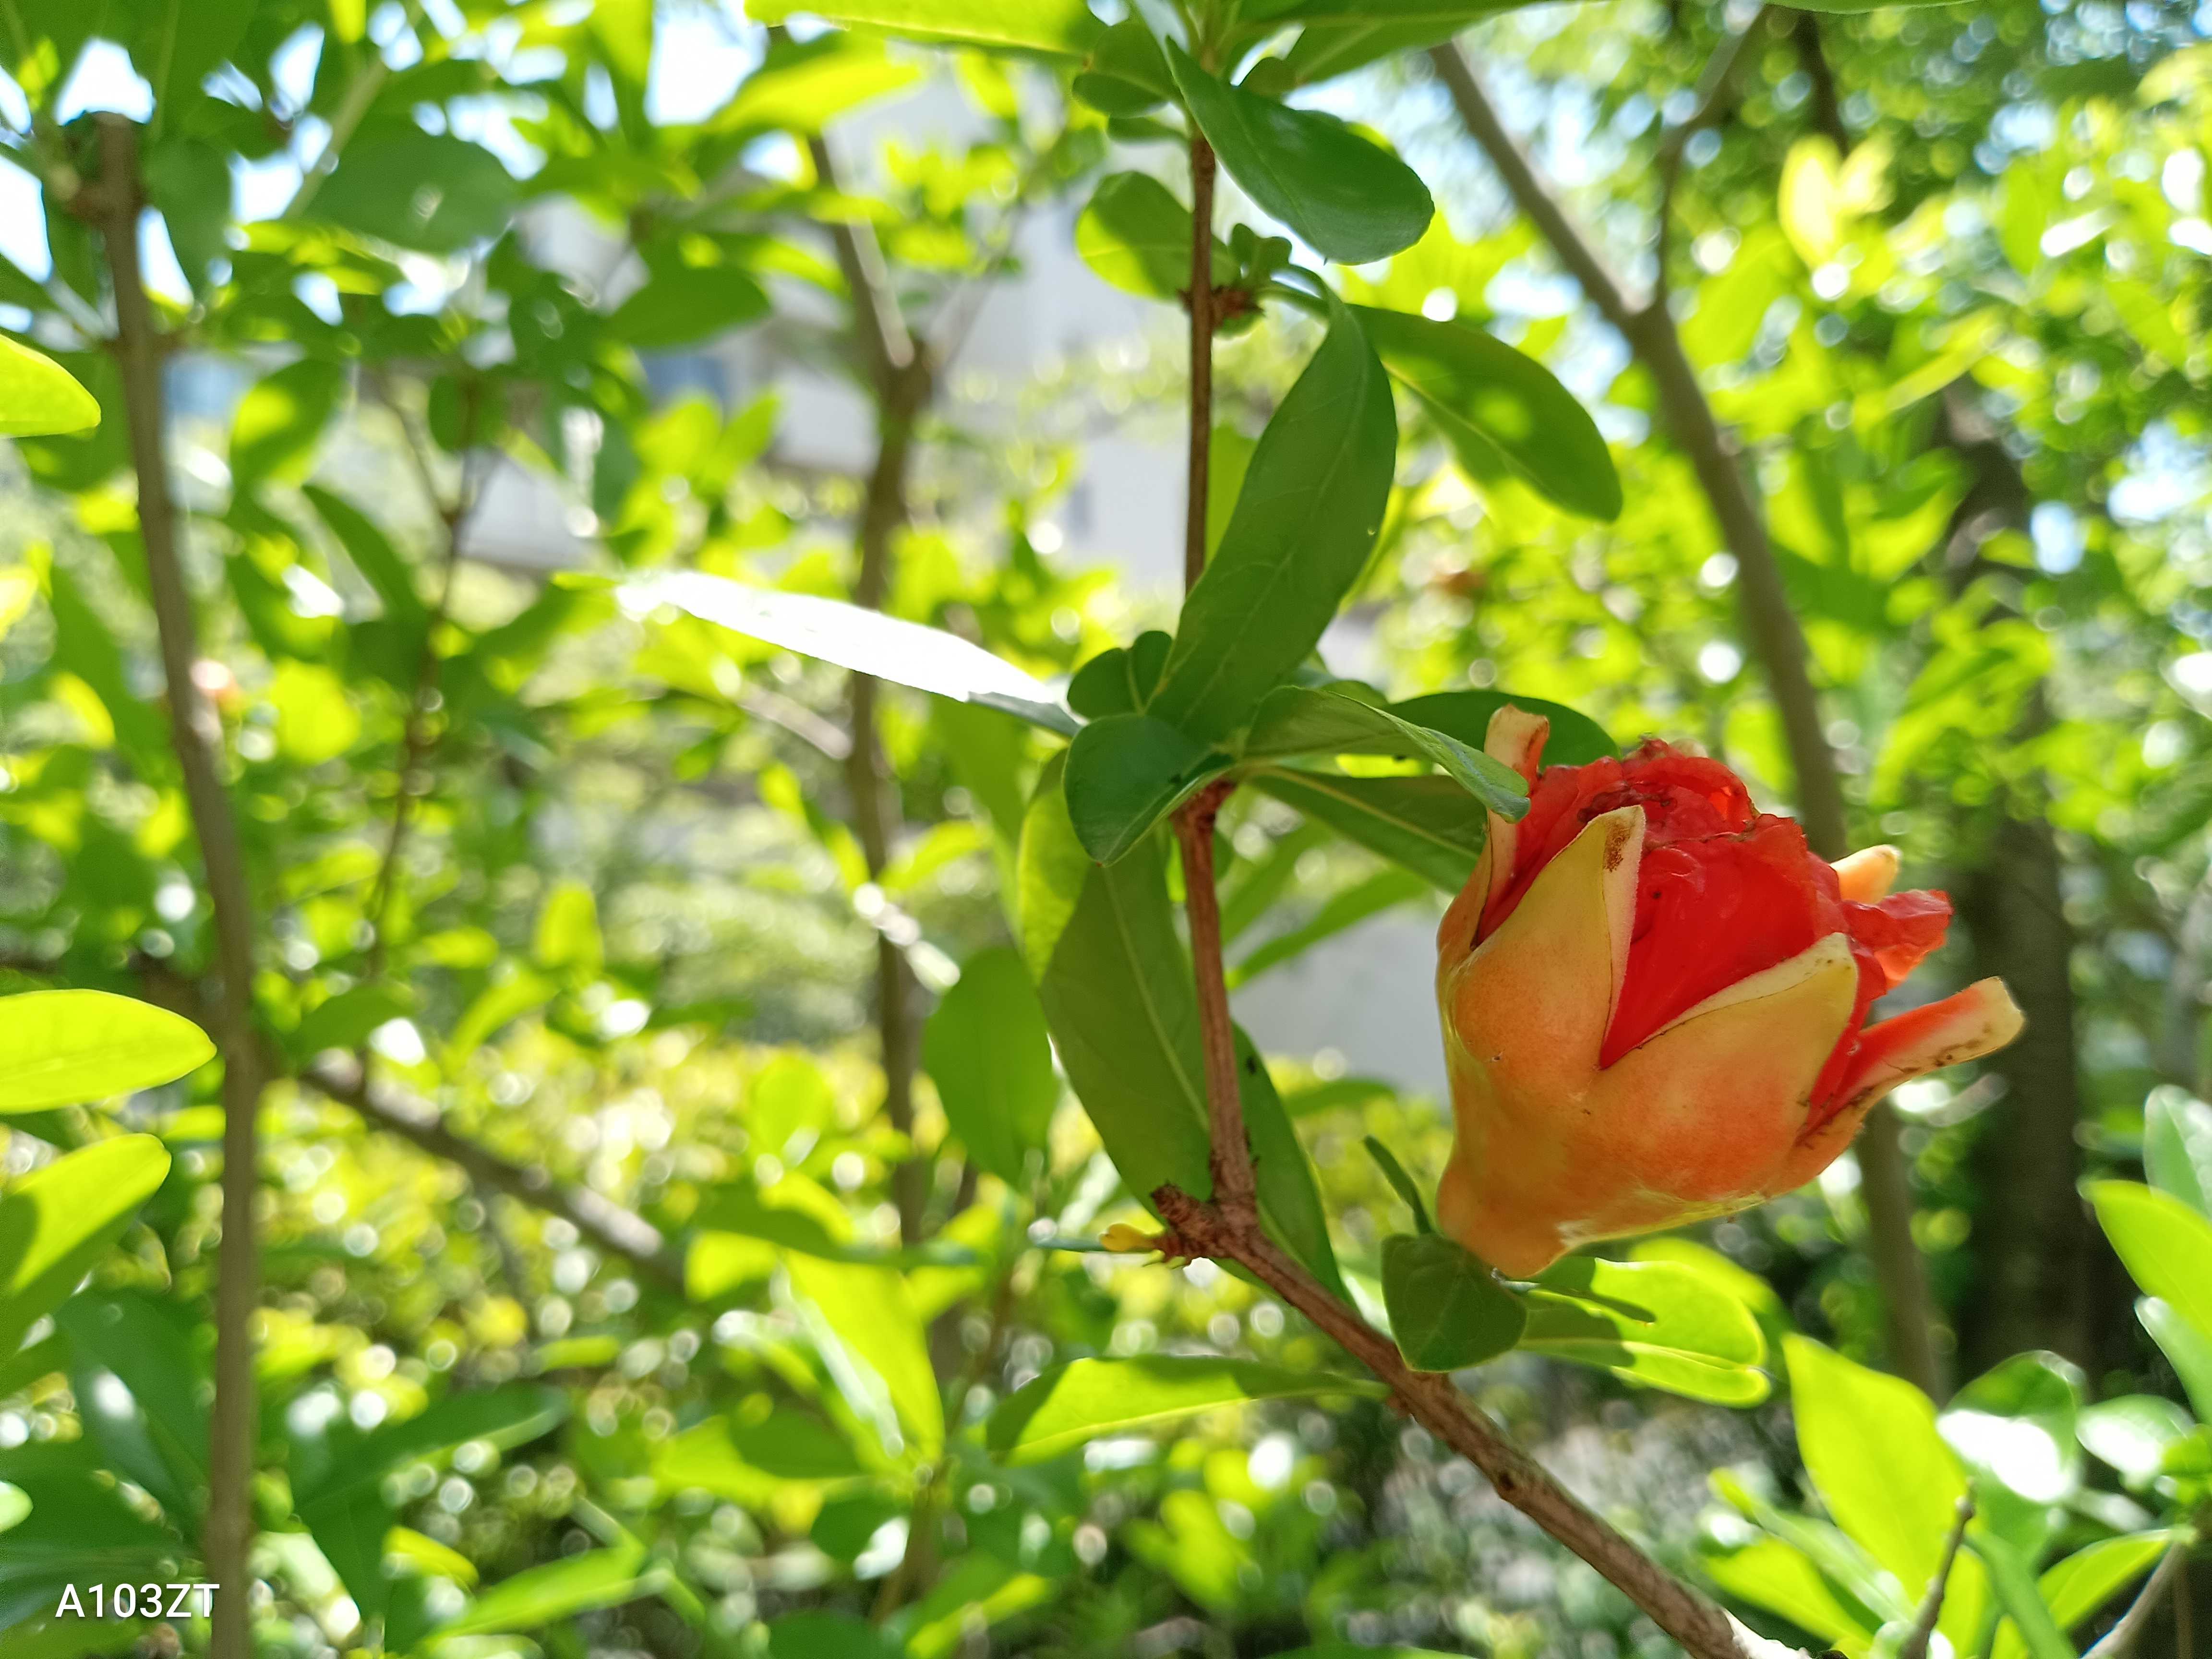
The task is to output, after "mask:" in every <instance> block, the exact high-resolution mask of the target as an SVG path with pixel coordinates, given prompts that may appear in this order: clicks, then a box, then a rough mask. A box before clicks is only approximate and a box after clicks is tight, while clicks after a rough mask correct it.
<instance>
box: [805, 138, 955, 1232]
mask: <svg viewBox="0 0 2212 1659" xmlns="http://www.w3.org/2000/svg"><path fill="white" fill-rule="evenodd" d="M808 148H809V150H810V153H811V155H812V156H813V159H814V169H815V172H816V173H817V175H818V176H819V177H820V178H821V179H822V180H823V183H825V184H827V185H830V186H832V187H833V188H834V187H835V186H836V181H837V173H836V161H835V160H834V158H833V157H832V156H831V155H830V154H829V146H828V144H826V143H824V142H823V140H822V139H821V138H820V137H815V138H812V139H811V140H809V141H808ZM829 235H830V240H831V241H832V243H833V244H834V245H835V246H836V254H837V264H838V267H839V269H840V270H842V271H843V273H844V276H845V283H846V286H847V288H848V289H849V290H850V291H851V297H852V305H853V327H854V334H855V336H856V337H858V339H859V342H860V355H861V357H862V359H863V361H864V363H865V366H866V370H867V379H868V383H869V386H870V389H871V390H872V392H873V393H874V394H875V402H876V459H875V462H874V465H872V467H871V468H870V469H869V471H868V478H867V483H866V490H865V493H864V495H863V496H862V500H861V504H860V530H859V533H858V535H857V537H856V538H855V539H856V541H857V542H858V544H859V550H860V570H859V573H858V574H857V576H856V578H855V580H854V584H853V602H854V604H855V605H865V606H866V607H867V608H868V609H869V610H872V611H880V610H881V609H883V606H884V600H885V599H887V598H888V597H889V595H890V581H891V556H892V550H893V544H894V543H895V542H896V538H897V535H898V532H899V530H900V528H901V526H903V525H904V524H905V523H906V520H907V475H908V468H909V466H910V464H911V462H912V459H913V455H914V436H915V423H916V422H918V421H919V419H920V418H921V411H922V410H923V408H924V407H925V406H927V404H928V402H929V399H930V398H931V396H932V395H933V392H934V391H935V384H936V376H935V374H934V373H933V368H932V365H931V361H930V354H929V353H928V352H927V350H926V349H922V348H921V345H919V344H918V343H916V341H915V339H914V337H913V336H912V335H911V334H909V333H908V331H907V327H906V324H905V321H904V319H902V316H901V315H900V313H899V306H898V296H897V295H896V294H894V293H893V292H892V291H891V287H890V276H889V274H888V272H887V271H886V270H885V269H884V261H883V253H882V250H881V249H880V248H878V246H877V245H876V239H875V235H874V234H873V232H872V231H871V230H870V229H869V228H867V227H866V225H863V224H852V223H847V222H838V223H835V224H832V225H831V226H830V227H829ZM877 691H878V682H877V681H876V679H875V678H874V677H873V676H872V675H868V674H855V675H854V676H853V680H852V690H851V692H850V698H849V702H848V709H849V718H848V729H849V730H850V731H851V732H852V748H851V750H850V752H849V753H848V755H847V756H846V757H845V785H846V793H847V795H848V797H849V798H850V800H851V810H852V816H853V831H854V836H856V837H857V838H858V839H859V841H860V854H861V857H862V858H863V859H864V860H866V864H867V867H868V878H869V879H870V880H872V881H873V880H878V879H880V878H881V877H882V875H883V872H884V868H885V867H886V866H888V865H889V864H890V856H891V846H892V843H893V842H894V841H895V840H896V837H897V834H898V828H899V817H900V814H899V803H898V794H897V787H896V781H895V780H894V779H893V778H892V776H891V773H890V765H889V763H888V762H887V761H886V760H885V758H884V750H883V741H882V738H881V735H880V733H879V732H878V730H877V721H876V695H877ZM914 991H915V985H914V975H913V970H912V969H909V968H908V966H907V961H906V953H905V951H903V950H902V949H901V947H900V946H899V945H898V944H897V943H896V941H895V940H893V939H891V938H890V935H889V934H887V933H881V934H878V937H877V939H876V1028H877V1032H878V1046H879V1048H880V1050H881V1060H882V1063H883V1071H884V1116H885V1117H886V1118H888V1119H889V1120H890V1125H891V1127H893V1128H894V1129H896V1130H897V1131H898V1132H899V1133H901V1134H903V1135H911V1134H912V1133H914V1076H915V1071H916V1069H917V1068H918V1067H919V1066H920V1063H921V1027H920V1021H919V1020H918V1018H916V1012H915V1006H914V1005H915V997H914ZM891 1197H892V1200H893V1202H894V1203H895V1204H896V1206H897V1209H898V1216H899V1237H900V1239H901V1240H902V1242H903V1243H908V1244H918V1243H921V1240H922V1237H923V1235H924V1231H925V1230H926V1227H927V1218H926V1217H925V1213H924V1211H925V1207H926V1206H927V1202H928V1197H929V1184H928V1171H927V1169H926V1168H924V1166H923V1164H922V1162H921V1159H920V1158H907V1159H906V1160H905V1161H904V1162H902V1163H901V1164H898V1165H897V1166H896V1168H895V1169H894V1170H892V1171H891Z"/></svg>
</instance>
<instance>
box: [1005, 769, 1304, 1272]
mask: <svg viewBox="0 0 2212 1659" xmlns="http://www.w3.org/2000/svg"><path fill="white" fill-rule="evenodd" d="M1020 872H1021V874H1020V880H1021V892H1022V930H1023V939H1024V952H1025V954H1026V956H1027V959H1028V961H1029V963H1030V969H1031V971H1032V972H1034V973H1037V974H1038V975H1039V982H1038V987H1037V993H1038V997H1039V1000H1041V1001H1042V1003H1043V1005H1044V1011H1045V1020H1046V1023H1047V1024H1048V1026H1049V1028H1050V1029H1051V1031H1052V1036H1053V1042H1054V1047H1055V1048H1057V1049H1058V1050H1059V1054H1060V1065H1061V1066H1062V1067H1063V1068H1064V1069H1065V1070H1066V1073H1067V1080H1068V1082H1069V1084H1070V1085H1072V1086H1073V1088H1074V1090H1075V1093H1076V1097H1077V1098H1078V1099H1079V1100H1080V1101H1081V1102H1082V1103H1083V1108H1084V1110H1085V1112H1086V1113H1088V1114H1089V1115H1090V1117H1091V1123H1092V1125H1093V1127H1096V1128H1097V1131H1098V1137H1099V1139H1101V1140H1102V1141H1103V1143H1104V1144H1105V1147H1106V1152H1107V1156H1108V1157H1109V1158H1112V1159H1113V1160H1114V1166H1115V1168H1116V1169H1117V1170H1120V1171H1121V1179H1122V1181H1123V1182H1124V1183H1126V1184H1127V1187H1128V1188H1129V1190H1130V1192H1131V1194H1133V1195H1134V1196H1135V1197H1136V1198H1137V1199H1139V1200H1140V1201H1144V1202H1149V1201H1150V1200H1151V1196H1152V1192H1153V1190H1154V1189H1155V1188H1158V1187H1160V1186H1161V1185H1163V1184H1165V1183H1168V1182H1173V1183H1174V1184H1175V1185H1176V1186H1177V1187H1180V1188H1182V1189H1183V1190H1184V1191H1185V1192H1187V1193H1188V1194H1191V1195H1192V1196H1194V1197H1200V1196H1204V1195H1206V1194H1210V1193H1211V1192H1212V1171H1211V1169H1210V1160H1209V1156H1208V1143H1207V1139H1206V1134H1207V1131H1206V1089H1205V1082H1204V1076H1205V1073H1204V1058H1203V1054H1202V1051H1201V1048H1200V1041H1199V1032H1198V997H1197V992H1196V989H1195V987H1194V983H1193V981H1192V977H1191V966H1190V959H1189V958H1188V957H1187V956H1186V955H1185V954H1184V953H1183V948H1182V941H1181V940H1180V939H1178V938H1177V937H1176V928H1175V917H1174V915H1173V913H1172V912H1171V911H1170V908H1169V906H1168V895H1167V872H1166V866H1165V862H1164V858H1163V856H1162V849H1161V844H1160V838H1159V837H1158V836H1152V837H1150V838H1148V839H1146V841H1145V842H1142V843H1141V844H1140V845H1139V847H1138V848H1136V850H1135V851H1133V852H1132V853H1131V854H1128V856H1127V857H1126V858H1124V859H1122V860H1121V861H1120V862H1119V863H1116V864H1112V865H1097V864H1092V863H1091V862H1090V860H1088V858H1087V857H1086V856H1085V854H1084V852H1083V848H1082V844H1081V843H1080V842H1078V841H1077V840H1076V837H1075V830H1074V826H1073V823H1071V822H1070V820H1069V817H1068V809H1067V802H1066V792H1065V791H1064V790H1062V789H1061V787H1060V770H1059V767H1058V765H1057V764H1056V763H1055V764H1054V766H1052V767H1050V768H1048V769H1047V770H1046V773H1045V775H1044V777H1043V779H1042V781H1040V783H1039V785H1038V788H1037V793H1036V799H1034V800H1032V801H1031V803H1030V811H1029V815H1028V817H1027V818H1026V819H1025V820H1024V823H1023V828H1022V846H1021V853H1020ZM1237 1075H1238V1078H1239V1079H1240V1081H1241V1084H1242V1089H1241V1092H1242V1095H1243V1107H1244V1124H1245V1128H1246V1131H1247V1133H1249V1136H1250V1138H1251V1142H1252V1152H1253V1159H1254V1167H1255V1177H1256V1180H1257V1182H1258V1186H1259V1198H1260V1213H1261V1218H1262V1220H1263V1221H1264V1222H1265V1223H1266V1224H1267V1230H1268V1231H1269V1232H1270V1234H1272V1235H1273V1237H1274V1238H1275V1239H1276V1241H1277V1242H1278V1243H1280V1244H1282V1245H1283V1246H1284V1247H1285V1249H1288V1250H1289V1251H1290V1252H1291V1254H1292V1255H1295V1256H1297V1258H1298V1259H1299V1260H1300V1261H1303V1262H1304V1263H1305V1265H1306V1267H1308V1269H1309V1270H1310V1271H1311V1272H1312V1273H1314V1275H1315V1276H1316V1278H1318V1279H1321V1280H1322V1283H1323V1284H1326V1285H1329V1286H1330V1288H1331V1289H1333V1290H1334V1289H1340V1287H1341V1285H1342V1280H1341V1279H1340V1278H1339V1277H1338V1274H1337V1268H1336V1260H1335V1255H1334V1252H1333V1251H1332V1250H1331V1249H1330V1247H1329V1242H1328V1222H1327V1220H1326V1218H1325V1217H1324V1216H1323V1213H1322V1206H1321V1194H1320V1190H1319V1188H1318V1187H1317V1186H1316V1183H1315V1181H1314V1174H1313V1168H1312V1165H1311V1164H1309V1163H1308V1162H1307V1161H1306V1156H1305V1152H1304V1148H1303V1147H1301V1146H1299V1144H1298V1139H1297V1133H1296V1132H1295V1131H1294V1130H1293V1129H1292V1128H1291V1121H1290V1118H1289V1116H1288V1115H1286V1114H1285V1112H1284V1110H1283V1103H1282V1100H1281V1098H1280V1097H1279V1096H1278V1095H1277V1094H1276V1092H1275V1087H1274V1084H1273V1080H1272V1079H1270V1078H1269V1077H1268V1075H1267V1067H1266V1066H1264V1065H1262V1064H1261V1062H1260V1059H1259V1056H1258V1055H1257V1054H1255V1053H1254V1052H1253V1050H1252V1048H1251V1045H1250V1043H1249V1041H1247V1040H1246V1039H1245V1038H1244V1036H1243V1034H1242V1033H1241V1032H1240V1033H1238V1035H1237Z"/></svg>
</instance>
